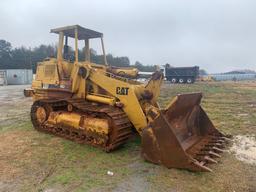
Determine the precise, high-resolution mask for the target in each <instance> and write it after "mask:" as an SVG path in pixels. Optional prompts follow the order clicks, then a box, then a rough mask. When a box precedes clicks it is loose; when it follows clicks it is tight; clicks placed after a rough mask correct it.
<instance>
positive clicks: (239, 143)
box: [230, 135, 256, 165]
mask: <svg viewBox="0 0 256 192" xmlns="http://www.w3.org/2000/svg"><path fill="white" fill-rule="evenodd" d="M230 151H231V152H232V153H233V154H234V155H235V157H236V158H237V159H238V160H240V161H243V162H245V163H248V164H252V165H256V139H255V136H254V135H253V136H248V135H237V136H235V137H234V143H233V146H232V147H231V148H230Z"/></svg>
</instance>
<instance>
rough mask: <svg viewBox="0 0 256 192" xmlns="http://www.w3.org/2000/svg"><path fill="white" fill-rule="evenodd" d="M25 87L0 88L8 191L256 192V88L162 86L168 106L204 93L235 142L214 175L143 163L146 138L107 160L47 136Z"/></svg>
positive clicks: (0, 144) (2, 172)
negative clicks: (34, 119) (34, 120)
mask: <svg viewBox="0 0 256 192" xmlns="http://www.w3.org/2000/svg"><path fill="white" fill-rule="evenodd" d="M25 87H26V86H4V87H0V191H10V192H13V191H40V192H43V191H44V192H55V191H56V192H59V191H61V192H62V191H69V192H70V191H92V192H95V191H102V192H108V191H116V192H119V191H121V192H124V191H136V192H140V191H170V192H183V191H184V192H190V191H191V192H194V191H198V192H200V191H201V192H205V191H212V192H218V191H225V192H229V191H230V192H244V191H245V192H254V191H256V157H255V153H256V152H255V149H256V142H255V137H256V82H236V83H234V82H224V83H220V82H214V83H196V84H194V85H167V84H165V85H164V86H163V87H162V93H161V96H160V98H159V103H160V104H161V106H165V105H166V104H167V103H168V102H169V100H170V98H172V97H173V96H174V95H176V94H178V93H185V92H197V91H201V92H203V93H204V98H203V101H202V106H203V108H204V109H205V110H206V112H207V113H208V115H209V117H210V119H211V120H212V121H213V123H214V124H215V125H216V127H218V129H220V130H221V131H222V132H224V133H227V134H232V135H233V136H234V142H233V144H230V147H229V149H228V152H226V153H224V154H223V155H222V158H221V159H220V160H219V161H220V162H219V163H218V164H217V165H213V166H211V168H212V169H213V172H212V173H194V172H189V171H186V170H178V169H167V168H165V167H162V166H157V165H153V164H151V163H147V162H145V161H143V159H142V158H141V157H140V138H139V137H137V138H134V139H132V140H131V141H130V142H128V143H127V144H126V145H125V146H124V147H122V148H121V149H119V150H117V151H114V152H112V153H108V154H107V153H104V152H102V151H101V150H100V149H95V148H93V147H90V146H86V145H79V144H76V143H73V142H71V141H67V140H64V139H62V138H58V137H55V136H51V135H46V134H43V133H39V132H37V131H35V130H34V129H33V127H32V125H31V123H30V119H29V111H30V106H31V104H32V100H31V98H24V97H23V89H24V88H25ZM108 171H111V172H113V176H110V175H108V174H107V172H108Z"/></svg>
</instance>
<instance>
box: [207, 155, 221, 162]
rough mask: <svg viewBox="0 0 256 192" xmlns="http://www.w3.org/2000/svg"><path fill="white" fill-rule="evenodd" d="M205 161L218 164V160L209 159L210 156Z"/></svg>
mask: <svg viewBox="0 0 256 192" xmlns="http://www.w3.org/2000/svg"><path fill="white" fill-rule="evenodd" d="M204 159H205V160H206V161H208V162H209V163H218V162H217V161H216V160H214V159H212V158H211V157H209V156H205V157H204Z"/></svg>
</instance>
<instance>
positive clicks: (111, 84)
mask: <svg viewBox="0 0 256 192" xmlns="http://www.w3.org/2000/svg"><path fill="white" fill-rule="evenodd" d="M51 32H52V33H56V34H58V35H59V45H58V53H57V58H46V59H45V60H44V61H43V62H41V63H38V65H37V72H36V79H35V80H34V81H33V83H32V87H31V88H30V89H28V90H27V91H28V92H29V93H30V94H32V96H33V100H34V103H33V105H32V107H31V120H32V123H33V126H34V127H35V129H37V130H39V131H42V132H46V133H51V134H55V135H57V136H61V137H64V138H67V139H70V140H73V141H76V142H78V143H85V144H90V145H93V146H97V147H100V148H102V149H103V150H105V151H107V152H109V151H112V150H114V149H116V148H117V147H119V146H121V145H123V144H124V143H125V142H126V141H127V140H128V139H129V138H130V137H131V136H132V135H133V134H134V133H135V132H137V133H139V135H140V136H141V141H142V150H141V154H142V156H143V157H144V158H145V160H147V161H150V162H153V163H155V164H162V165H164V166H166V167H168V168H184V169H188V170H192V171H211V169H210V168H209V166H208V164H211V163H217V160H216V158H219V157H220V153H221V152H223V149H222V148H223V147H224V146H225V143H226V141H227V140H228V139H227V138H226V136H224V135H223V134H222V133H220V132H219V131H218V130H217V129H216V128H215V127H214V125H213V124H212V122H211V121H210V119H209V118H208V116H207V114H206V113H205V111H204V110H203V109H202V107H201V106H200V101H201V98H202V94H201V93H191V94H180V95H177V96H176V97H175V98H174V99H173V100H172V101H171V102H170V104H169V105H168V106H167V107H166V108H164V109H160V107H159V106H158V103H157V98H158V96H159V94H160V86H161V83H162V81H163V78H164V77H163V74H162V73H161V72H160V71H157V72H155V73H154V74H153V75H152V77H151V79H150V80H149V81H148V83H147V84H146V85H145V84H141V83H139V82H137V81H135V80H133V79H132V78H129V77H130V76H133V75H130V76H129V73H130V72H131V74H134V70H130V71H129V69H125V70H126V75H120V74H118V72H115V70H112V69H114V68H112V67H111V66H109V65H108V64H107V60H106V55H105V50H104V44H103V34H102V33H100V32H96V31H93V30H90V29H86V28H83V27H81V26H79V25H74V26H67V27H61V28H57V29H52V30H51ZM68 38H74V42H75V57H74V60H73V61H71V60H69V59H68V58H70V57H69V56H68ZM94 38H100V39H101V45H102V50H103V56H104V61H105V65H99V64H95V63H92V62H91V61H90V46H89V42H90V40H91V39H94ZM79 40H81V41H83V42H84V46H85V53H84V54H85V60H84V61H78V41H79ZM64 41H65V44H64ZM120 69H121V68H120ZM120 69H119V71H120ZM125 70H124V71H125ZM25 92H26V91H25ZM28 95H29V94H28Z"/></svg>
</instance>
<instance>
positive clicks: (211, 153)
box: [142, 93, 229, 171]
mask: <svg viewBox="0 0 256 192" xmlns="http://www.w3.org/2000/svg"><path fill="white" fill-rule="evenodd" d="M201 98H202V94H201V93H192V94H182V95H178V96H176V97H175V98H174V99H173V101H172V102H171V103H170V105H169V106H168V108H167V109H165V110H161V112H160V114H159V115H158V116H157V117H156V118H155V119H154V121H153V122H152V123H150V124H149V125H148V127H147V128H145V129H144V130H143V132H142V156H143V157H144V158H145V159H146V160H148V161H150V162H153V163H156V164H163V165H164V166H166V167H168V168H172V167H175V168H184V169H189V170H192V171H212V170H211V169H210V168H209V167H208V164H210V163H217V160H216V158H219V157H220V153H221V152H223V147H224V145H225V143H226V142H227V141H228V140H229V139H228V138H226V137H225V136H224V135H223V134H222V133H220V132H219V131H218V130H217V129H216V128H215V127H214V125H213V124H212V122H211V120H210V119H209V118H208V116H207V114H206V113H205V111H204V110H203V109H202V107H201V106H200V101H201Z"/></svg>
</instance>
